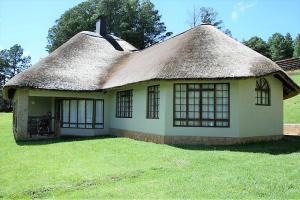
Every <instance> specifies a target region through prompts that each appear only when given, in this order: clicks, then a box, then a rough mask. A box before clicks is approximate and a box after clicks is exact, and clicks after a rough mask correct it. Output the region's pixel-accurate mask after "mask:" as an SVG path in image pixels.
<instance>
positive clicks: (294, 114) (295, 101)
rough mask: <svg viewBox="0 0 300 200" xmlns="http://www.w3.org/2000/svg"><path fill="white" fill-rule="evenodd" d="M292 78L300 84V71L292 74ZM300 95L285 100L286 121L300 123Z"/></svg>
mask: <svg viewBox="0 0 300 200" xmlns="http://www.w3.org/2000/svg"><path fill="white" fill-rule="evenodd" d="M290 75H291V77H292V79H293V80H294V81H295V82H296V83H297V84H298V85H300V74H299V72H296V73H293V74H290ZM299 111H300V95H297V96H294V97H292V98H290V99H287V100H285V101H284V123H291V124H300V112H299Z"/></svg>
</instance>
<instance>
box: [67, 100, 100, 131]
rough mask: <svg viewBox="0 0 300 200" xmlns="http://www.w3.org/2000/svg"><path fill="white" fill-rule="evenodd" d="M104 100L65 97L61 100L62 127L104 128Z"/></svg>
mask: <svg viewBox="0 0 300 200" xmlns="http://www.w3.org/2000/svg"><path fill="white" fill-rule="evenodd" d="M103 106H104V101H103V100H102V99H101V100H89V99H70V100H69V99H65V100H62V101H61V115H62V118H61V119H62V123H61V127H62V128H87V129H88V128H95V129H98V128H100V129H102V128H104V110H103Z"/></svg>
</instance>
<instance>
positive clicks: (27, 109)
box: [13, 90, 108, 140]
mask: <svg viewBox="0 0 300 200" xmlns="http://www.w3.org/2000/svg"><path fill="white" fill-rule="evenodd" d="M42 92H43V91H42ZM51 93H52V95H51V96H50V95H49V94H51ZM82 96H84V95H82ZM86 96H87V98H82V97H79V96H75V95H74V93H63V92H49V93H47V95H45V92H44V93H41V92H40V91H37V90H33V91H31V90H30V91H26V90H18V91H17V93H16V94H15V98H14V100H13V103H14V118H13V125H14V126H13V130H14V135H15V138H16V139H17V140H32V139H48V138H55V137H60V136H97V135H108V128H106V129H105V128H104V99H100V98H92V97H88V95H86Z"/></svg>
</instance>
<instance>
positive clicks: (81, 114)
mask: <svg viewBox="0 0 300 200" xmlns="http://www.w3.org/2000/svg"><path fill="white" fill-rule="evenodd" d="M78 128H85V100H79V101H78Z"/></svg>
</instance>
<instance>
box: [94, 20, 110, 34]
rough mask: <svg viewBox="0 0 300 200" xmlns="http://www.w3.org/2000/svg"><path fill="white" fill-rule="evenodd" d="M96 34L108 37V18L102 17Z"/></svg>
mask: <svg viewBox="0 0 300 200" xmlns="http://www.w3.org/2000/svg"><path fill="white" fill-rule="evenodd" d="M96 33H98V34H100V35H102V36H103V37H104V36H106V34H107V31H106V17H105V16H100V17H99V20H98V21H97V23H96Z"/></svg>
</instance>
